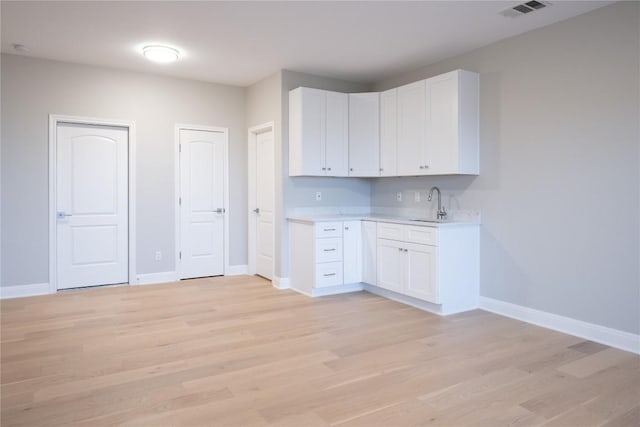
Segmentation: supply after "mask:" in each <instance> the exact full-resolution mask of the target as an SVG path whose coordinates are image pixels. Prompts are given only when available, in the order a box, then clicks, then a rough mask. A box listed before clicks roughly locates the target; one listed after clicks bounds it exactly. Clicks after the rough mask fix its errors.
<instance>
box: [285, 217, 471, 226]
mask: <svg viewBox="0 0 640 427" xmlns="http://www.w3.org/2000/svg"><path fill="white" fill-rule="evenodd" d="M287 219H288V220H289V221H295V222H304V223H309V224H315V223H316V222H331V221H358V220H360V221H376V222H390V223H394V224H407V225H417V226H422V227H437V228H440V227H451V226H461V225H479V224H480V222H479V221H478V220H477V219H475V218H473V219H451V220H446V219H445V220H444V221H434V220H429V221H428V222H425V221H416V219H423V218H419V217H400V216H392V215H378V214H364V215H352V214H322V215H290V216H288V217H287Z"/></svg>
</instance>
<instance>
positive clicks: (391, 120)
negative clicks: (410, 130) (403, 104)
mask: <svg viewBox="0 0 640 427" xmlns="http://www.w3.org/2000/svg"><path fill="white" fill-rule="evenodd" d="M397 144H398V90H397V89H390V90H387V91H384V92H382V93H381V94H380V176H396V175H397V174H398V166H397V162H396V157H397V156H396V150H397Z"/></svg>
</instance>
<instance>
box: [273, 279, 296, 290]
mask: <svg viewBox="0 0 640 427" xmlns="http://www.w3.org/2000/svg"><path fill="white" fill-rule="evenodd" d="M271 285H272V286H273V287H274V288H276V289H289V288H290V287H291V284H290V282H289V278H288V277H278V276H273V280H272V281H271Z"/></svg>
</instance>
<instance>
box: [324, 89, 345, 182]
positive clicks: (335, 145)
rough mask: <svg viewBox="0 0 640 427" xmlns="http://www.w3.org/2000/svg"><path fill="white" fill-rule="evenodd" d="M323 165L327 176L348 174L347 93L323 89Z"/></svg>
mask: <svg viewBox="0 0 640 427" xmlns="http://www.w3.org/2000/svg"><path fill="white" fill-rule="evenodd" d="M325 117H326V123H325V167H326V168H327V175H328V176H348V175H349V171H348V170H347V169H348V168H349V95H348V94H346V93H338V92H330V91H325Z"/></svg>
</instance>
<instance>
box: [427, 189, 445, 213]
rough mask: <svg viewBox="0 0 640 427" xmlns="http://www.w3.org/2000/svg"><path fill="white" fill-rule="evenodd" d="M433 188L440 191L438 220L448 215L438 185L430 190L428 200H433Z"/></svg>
mask: <svg viewBox="0 0 640 427" xmlns="http://www.w3.org/2000/svg"><path fill="white" fill-rule="evenodd" d="M433 190H435V191H437V192H438V213H437V218H438V220H442V219H445V218H446V217H447V210H446V209H445V208H444V206H442V193H440V189H439V188H438V187H431V190H429V197H428V198H427V201H429V202H430V201H431V199H432V198H433Z"/></svg>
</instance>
